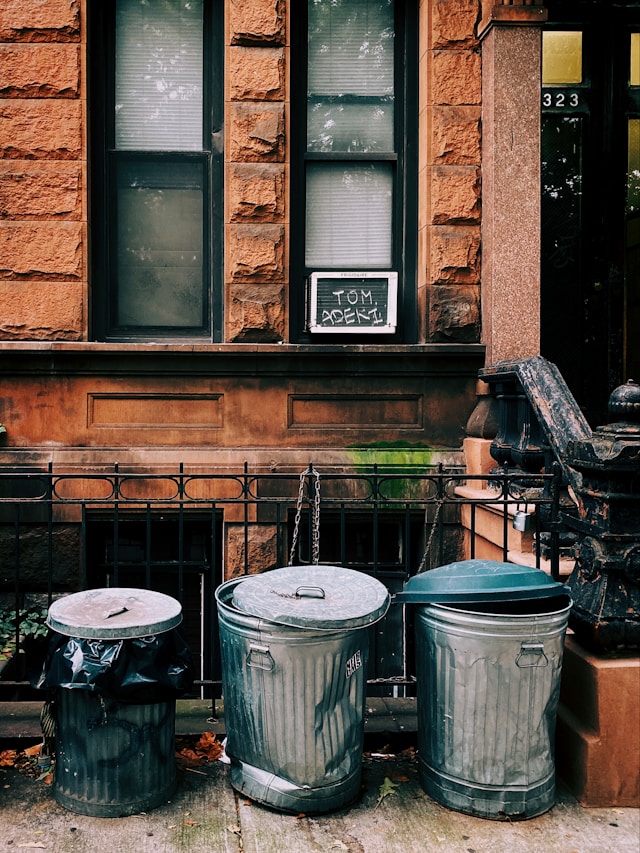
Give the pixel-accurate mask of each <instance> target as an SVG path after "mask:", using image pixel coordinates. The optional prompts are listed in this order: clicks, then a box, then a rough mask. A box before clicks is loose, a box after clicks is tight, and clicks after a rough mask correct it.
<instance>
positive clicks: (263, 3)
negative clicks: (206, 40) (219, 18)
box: [228, 0, 286, 45]
mask: <svg viewBox="0 0 640 853" xmlns="http://www.w3.org/2000/svg"><path fill="white" fill-rule="evenodd" d="M228 16H229V32H230V34H231V44H264V45H274V44H284V43H285V38H286V20H285V3H284V0H251V2H250V3H247V2H246V0H231V2H230V3H229V4H228Z"/></svg>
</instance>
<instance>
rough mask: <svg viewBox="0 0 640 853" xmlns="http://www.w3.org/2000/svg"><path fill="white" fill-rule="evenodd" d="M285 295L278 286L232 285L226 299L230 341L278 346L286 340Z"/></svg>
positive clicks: (228, 338)
mask: <svg viewBox="0 0 640 853" xmlns="http://www.w3.org/2000/svg"><path fill="white" fill-rule="evenodd" d="M285 321H286V310H285V296H284V289H283V288H282V287H280V286H278V285H269V284H267V285H240V286H235V285H231V286H230V287H229V290H228V298H227V340H229V341H231V342H232V343H233V342H236V343H249V342H257V343H274V342H275V343H277V342H279V341H282V340H284V337H285Z"/></svg>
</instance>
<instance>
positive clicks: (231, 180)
mask: <svg viewBox="0 0 640 853" xmlns="http://www.w3.org/2000/svg"><path fill="white" fill-rule="evenodd" d="M227 192H228V201H229V215H230V218H231V221H232V222H238V221H242V220H251V221H252V222H265V221H266V222H274V221H278V220H281V219H282V218H283V216H284V211H285V167H284V166H283V165H280V164H275V163H260V164H258V163H246V164H245V163H234V164H231V166H230V167H229V173H228V184H227Z"/></svg>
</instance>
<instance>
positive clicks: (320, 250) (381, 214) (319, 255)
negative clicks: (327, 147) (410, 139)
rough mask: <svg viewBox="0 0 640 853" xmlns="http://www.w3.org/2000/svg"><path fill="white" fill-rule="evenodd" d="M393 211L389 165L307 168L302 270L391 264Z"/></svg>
mask: <svg viewBox="0 0 640 853" xmlns="http://www.w3.org/2000/svg"><path fill="white" fill-rule="evenodd" d="M392 207H393V174H392V167H391V165H390V164H389V163H350V164H344V163H313V164H311V163H310V164H308V167H307V221H306V232H307V240H306V258H305V263H306V266H307V267H311V268H316V269H318V268H331V267H333V268H334V269H338V268H345V269H353V268H376V267H389V266H391V263H392V253H391V246H392V227H391V213H392Z"/></svg>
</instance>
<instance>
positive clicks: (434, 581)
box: [393, 560, 568, 604]
mask: <svg viewBox="0 0 640 853" xmlns="http://www.w3.org/2000/svg"><path fill="white" fill-rule="evenodd" d="M567 592H568V590H567V587H566V586H565V585H564V584H562V583H559V582H558V581H554V580H553V578H551V577H550V576H549V575H547V574H546V573H545V572H543V571H541V570H540V569H536V568H532V567H531V566H519V565H516V564H515V563H498V562H495V561H493V560H460V561H459V562H457V563H449V564H448V565H447V566H440V567H438V568H437V569H431V570H430V571H427V572H421V573H420V574H418V575H414V576H413V577H412V578H409V580H408V581H407V582H406V583H405V585H404V588H403V590H402V591H401V592H398V593H396V595H394V597H393V600H394V603H398V604H456V603H457V604H460V603H462V602H466V603H474V602H482V601H516V600H522V599H538V598H552V597H554V596H556V595H562V594H563V593H567Z"/></svg>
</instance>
